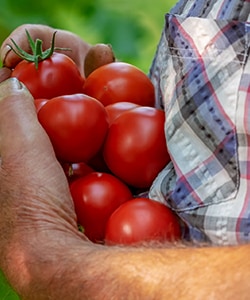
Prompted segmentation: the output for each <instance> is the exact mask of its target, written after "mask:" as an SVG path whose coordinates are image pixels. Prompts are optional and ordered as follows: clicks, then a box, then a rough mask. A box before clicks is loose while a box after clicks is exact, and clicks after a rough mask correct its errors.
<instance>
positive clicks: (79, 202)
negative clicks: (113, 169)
mask: <svg viewBox="0 0 250 300" xmlns="http://www.w3.org/2000/svg"><path fill="white" fill-rule="evenodd" d="M70 191H71V195H72V198H73V201H74V205H75V211H76V215H77V219H78V223H79V224H80V225H81V226H82V227H83V229H84V233H85V235H86V236H87V237H88V238H89V239H90V240H91V241H93V242H103V239H104V235H105V228H106V223H107V221H108V219H109V217H110V215H111V214H112V213H113V212H114V211H115V209H116V208H117V207H119V206H120V205H121V204H122V203H124V202H126V201H128V200H130V199H131V198H132V197H133V196H132V193H131V191H130V189H129V188H128V187H127V186H126V185H125V184H124V183H123V182H121V181H120V180H119V179H117V178H116V177H115V176H113V175H111V174H108V173H103V172H93V173H90V174H88V175H86V176H84V177H82V178H79V179H77V180H75V181H74V182H72V183H71V184H70Z"/></svg>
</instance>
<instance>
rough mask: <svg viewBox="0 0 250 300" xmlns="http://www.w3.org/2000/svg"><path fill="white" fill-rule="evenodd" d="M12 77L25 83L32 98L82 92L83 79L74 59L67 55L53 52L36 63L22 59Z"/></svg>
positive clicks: (48, 97) (47, 97) (49, 97)
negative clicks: (36, 64) (36, 65)
mask: <svg viewBox="0 0 250 300" xmlns="http://www.w3.org/2000/svg"><path fill="white" fill-rule="evenodd" d="M11 76H12V77H16V78H18V79H19V80H20V81H21V82H23V83H24V84H25V86H26V87H27V88H28V90H29V91H30V93H31V94H32V96H33V97H34V98H46V99H51V98H54V97H57V96H61V95H67V94H76V93H82V91H83V84H84V79H83V77H82V76H81V74H80V72H79V70H78V68H77V66H76V64H75V63H74V61H73V60H72V59H71V58H69V57H68V56H67V55H64V54H62V53H57V52H54V53H53V55H52V56H50V57H49V58H47V59H45V60H42V61H40V62H39V63H38V68H37V69H36V67H35V63H34V62H28V61H26V60H22V61H21V62H20V63H18V64H17V66H16V67H15V69H14V70H13V72H12V75H11Z"/></svg>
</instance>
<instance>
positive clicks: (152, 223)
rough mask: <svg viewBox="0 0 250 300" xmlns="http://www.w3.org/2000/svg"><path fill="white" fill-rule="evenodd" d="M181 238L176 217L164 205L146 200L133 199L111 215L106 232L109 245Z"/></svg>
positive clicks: (106, 240)
mask: <svg viewBox="0 0 250 300" xmlns="http://www.w3.org/2000/svg"><path fill="white" fill-rule="evenodd" d="M180 238H181V226H180V222H179V219H178V217H177V215H176V214H175V213H173V212H172V211H171V210H170V209H169V208H168V207H166V206H165V205H164V204H162V203H159V202H156V201H154V200H151V199H147V198H134V199H132V200H131V201H128V202H126V203H124V204H122V205H121V206H120V207H118V208H117V209H116V210H115V211H114V213H113V214H112V215H111V216H110V218H109V220H108V222H107V226H106V233H105V242H106V244H109V245H111V244H125V245H126V244H135V243H140V242H145V241H153V240H157V241H176V240H179V239H180Z"/></svg>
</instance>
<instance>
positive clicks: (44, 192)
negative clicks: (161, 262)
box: [0, 78, 78, 232]
mask: <svg viewBox="0 0 250 300" xmlns="http://www.w3.org/2000/svg"><path fill="white" fill-rule="evenodd" d="M0 156H1V160H0V163H1V168H0V192H2V195H1V196H2V197H3V193H5V194H6V195H7V194H8V195H9V196H8V197H9V201H10V202H14V203H15V205H18V204H21V205H23V206H27V205H28V206H29V207H33V208H34V209H35V208H36V209H37V208H38V207H39V209H40V210H41V211H42V212H43V214H44V216H41V217H42V218H44V219H45V220H48V219H50V223H51V224H53V223H54V222H55V223H57V224H59V223H60V224H61V225H62V226H63V227H62V228H63V230H66V228H69V229H70V230H71V231H72V230H73V231H74V232H78V231H77V224H76V215H75V212H74V208H73V202H72V199H71V196H70V192H69V188H68V183H67V179H66V177H65V174H64V172H63V170H62V168H61V166H60V164H59V162H58V161H57V159H56V157H55V153H54V150H53V147H52V144H51V142H50V140H49V138H48V135H47V134H46V132H45V131H44V130H43V128H42V126H41V125H40V123H39V121H38V119H37V114H36V110H35V106H34V100H33V98H32V96H31V94H30V93H29V91H28V90H27V89H26V88H25V86H24V85H23V84H22V83H20V82H19V81H18V80H17V79H16V78H10V79H7V80H6V81H4V82H2V83H1V84H0ZM6 191H9V192H6ZM11 193H12V194H11ZM1 196H0V198H1ZM13 205H14V204H13ZM31 211H32V210H31ZM52 212H53V213H52ZM40 214H41V212H40ZM36 215H39V211H38V212H37V213H35V212H34V217H35V216H36ZM26 218H32V215H29V216H28V215H26ZM46 218H47V219H46ZM24 221H25V220H24ZM26 221H28V220H26ZM26 221H25V222H26ZM65 221H66V222H65ZM20 222H21V221H20ZM25 224H26V223H25ZM27 224H29V223H27ZM57 226H59V225H57Z"/></svg>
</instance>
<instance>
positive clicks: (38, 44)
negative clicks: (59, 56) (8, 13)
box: [9, 30, 70, 69]
mask: <svg viewBox="0 0 250 300" xmlns="http://www.w3.org/2000/svg"><path fill="white" fill-rule="evenodd" d="M25 31H26V35H27V39H28V43H29V46H30V48H31V54H29V53H28V52H26V51H24V50H23V49H22V48H21V47H19V46H18V45H17V43H16V42H15V41H14V40H13V39H11V41H12V43H13V45H14V47H13V46H12V45H9V46H10V48H11V50H12V51H14V53H15V54H16V55H18V56H19V57H20V58H22V59H23V60H26V61H29V62H33V63H34V64H35V67H36V69H38V63H39V62H40V61H43V60H45V59H48V58H49V57H51V55H52V54H53V53H54V51H55V50H70V49H69V48H58V47H55V37H56V31H55V32H54V33H53V36H52V40H51V47H50V48H49V49H46V50H44V51H43V49H42V44H43V41H42V40H40V39H36V40H35V41H34V40H33V39H32V37H31V36H30V34H29V32H28V30H25Z"/></svg>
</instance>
